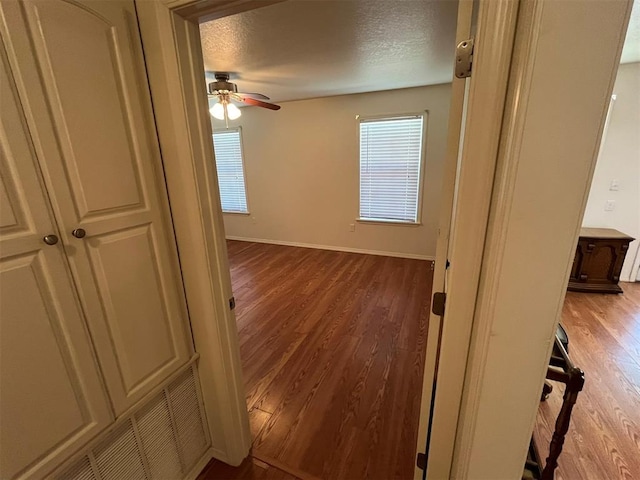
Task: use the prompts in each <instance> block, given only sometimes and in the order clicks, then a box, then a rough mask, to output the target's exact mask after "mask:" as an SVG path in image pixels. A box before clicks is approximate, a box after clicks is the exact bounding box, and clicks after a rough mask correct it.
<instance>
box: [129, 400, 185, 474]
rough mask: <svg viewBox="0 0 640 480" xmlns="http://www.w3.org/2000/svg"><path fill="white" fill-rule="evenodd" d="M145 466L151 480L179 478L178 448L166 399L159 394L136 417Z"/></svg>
mask: <svg viewBox="0 0 640 480" xmlns="http://www.w3.org/2000/svg"><path fill="white" fill-rule="evenodd" d="M136 423H137V425H138V432H139V433H140V438H141V439H142V444H143V449H144V453H145V455H146V457H147V464H148V465H149V470H150V471H151V478H153V480H175V479H178V478H181V477H182V473H181V468H180V459H179V458H178V445H177V441H176V438H175V435H174V431H173V427H172V426H171V417H170V415H169V406H168V405H167V398H166V396H165V393H164V392H162V393H161V394H160V395H158V396H157V397H156V398H155V399H154V400H152V401H151V402H150V403H149V404H148V405H147V406H146V407H145V408H143V409H142V411H140V412H139V413H138V414H137V415H136Z"/></svg>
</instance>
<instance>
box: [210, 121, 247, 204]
mask: <svg viewBox="0 0 640 480" xmlns="http://www.w3.org/2000/svg"><path fill="white" fill-rule="evenodd" d="M213 149H214V151H215V154H216V168H217V170H218V183H219V184H220V201H221V203H222V211H223V212H235V213H248V209H247V192H246V188H245V183H244V167H243V165H242V162H243V159H242V142H241V140H240V129H239V128H230V129H228V130H223V131H220V132H214V134H213Z"/></svg>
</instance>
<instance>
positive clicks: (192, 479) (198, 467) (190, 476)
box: [184, 448, 218, 480]
mask: <svg viewBox="0 0 640 480" xmlns="http://www.w3.org/2000/svg"><path fill="white" fill-rule="evenodd" d="M213 457H216V458H218V457H217V456H216V451H215V449H213V448H209V450H207V451H206V452H205V453H204V455H202V458H201V459H200V460H198V461H197V462H196V464H195V465H194V466H193V468H192V469H191V471H190V472H189V473H187V475H185V477H184V480H196V479H197V478H198V477H199V476H200V473H202V471H203V470H204V467H206V466H207V465H208V464H209V462H210V461H211V459H212V458H213Z"/></svg>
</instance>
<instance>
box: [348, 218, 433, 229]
mask: <svg viewBox="0 0 640 480" xmlns="http://www.w3.org/2000/svg"><path fill="white" fill-rule="evenodd" d="M356 222H358V223H372V224H374V225H400V226H405V227H419V226H421V225H423V223H422V222H404V221H402V220H387V219H384V218H356Z"/></svg>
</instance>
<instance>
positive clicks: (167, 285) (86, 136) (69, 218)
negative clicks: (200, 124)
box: [0, 0, 190, 414]
mask: <svg viewBox="0 0 640 480" xmlns="http://www.w3.org/2000/svg"><path fill="white" fill-rule="evenodd" d="M0 8H1V9H2V13H3V16H4V27H5V31H4V34H5V36H6V37H7V38H8V40H9V43H10V45H11V49H12V51H11V53H12V55H11V60H12V61H13V62H14V64H15V65H16V70H17V72H19V82H18V86H19V89H20V94H21V97H22V100H23V103H24V104H25V108H26V109H27V110H28V112H29V120H30V127H31V131H32V135H33V137H34V143H35V145H36V148H37V149H38V156H39V158H40V162H41V164H42V168H43V170H44V176H45V181H46V182H47V187H48V191H49V195H50V196H51V198H52V202H53V204H54V209H55V211H56V214H57V218H58V221H59V224H60V228H61V232H60V233H61V238H62V241H63V242H64V243H65V247H66V248H67V252H68V255H69V261H70V264H71V269H72V271H73V274H74V278H75V280H76V286H77V289H78V291H79V294H80V299H81V301H82V304H83V306H84V309H85V312H86V315H87V321H88V322H89V327H90V330H91V333H92V336H93V339H94V342H95V348H96V350H97V352H98V358H99V361H100V365H101V367H102V371H103V372H104V375H105V380H106V383H107V386H108V390H109V394H110V396H111V400H112V403H113V405H114V408H115V411H116V414H120V413H122V412H123V411H124V410H126V409H127V408H128V407H130V406H131V405H132V404H133V403H134V402H136V401H137V400H139V399H140V398H141V397H142V396H143V395H144V394H146V393H148V392H149V391H150V390H151V389H153V388H154V387H156V386H158V385H159V384H160V383H162V381H163V380H164V379H165V378H167V376H169V375H170V374H171V373H173V372H174V371H176V370H177V369H178V368H179V367H180V366H181V365H184V364H185V363H186V362H187V360H188V357H189V355H190V342H189V337H188V331H189V330H188V323H187V322H188V319H187V315H186V307H185V305H184V300H183V297H182V292H183V291H182V284H181V276H180V271H179V268H178V262H177V252H176V247H175V243H174V237H173V231H172V226H171V223H170V219H169V215H168V200H167V194H166V190H165V188H164V183H163V176H162V168H161V160H160V156H159V155H160V154H159V146H158V141H157V137H156V134H155V127H154V120H153V115H152V111H151V103H150V98H149V91H148V84H147V78H146V73H145V67H144V61H143V56H142V49H141V44H140V36H139V32H138V26H137V20H136V14H135V9H134V5H133V2H132V1H123V0H106V1H99V0H86V1H78V0H73V1H72V0H69V1H63V0H24V1H21V2H2V4H1V6H0Z"/></svg>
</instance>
